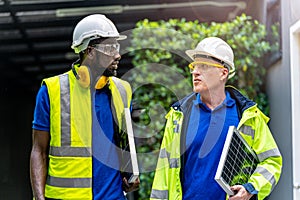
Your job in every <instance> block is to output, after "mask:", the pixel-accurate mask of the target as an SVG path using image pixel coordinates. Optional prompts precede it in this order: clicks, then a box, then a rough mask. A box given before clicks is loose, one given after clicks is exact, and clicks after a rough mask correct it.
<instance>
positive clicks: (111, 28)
mask: <svg viewBox="0 0 300 200" xmlns="http://www.w3.org/2000/svg"><path fill="white" fill-rule="evenodd" d="M102 37H103V38H108V37H113V38H117V40H124V39H126V38H127V36H126V35H120V34H119V32H118V30H117V28H116V26H115V25H114V24H113V22H112V21H111V20H110V19H108V18H107V17H106V16H105V15H101V14H93V15H89V16H87V17H85V18H83V19H82V20H81V21H80V22H79V23H78V24H77V25H76V27H75V29H74V31H73V43H72V46H71V48H72V49H74V51H75V53H79V52H81V51H83V50H85V49H86V48H87V46H88V44H89V42H90V41H91V40H93V39H97V38H102Z"/></svg>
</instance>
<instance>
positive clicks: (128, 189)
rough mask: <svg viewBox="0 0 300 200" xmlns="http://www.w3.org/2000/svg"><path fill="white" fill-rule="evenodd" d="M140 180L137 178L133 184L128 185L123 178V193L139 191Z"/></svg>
mask: <svg viewBox="0 0 300 200" xmlns="http://www.w3.org/2000/svg"><path fill="white" fill-rule="evenodd" d="M139 185H140V179H139V178H137V179H136V180H135V181H134V182H133V183H128V180H127V179H126V177H123V190H124V191H125V192H133V191H135V190H137V189H139Z"/></svg>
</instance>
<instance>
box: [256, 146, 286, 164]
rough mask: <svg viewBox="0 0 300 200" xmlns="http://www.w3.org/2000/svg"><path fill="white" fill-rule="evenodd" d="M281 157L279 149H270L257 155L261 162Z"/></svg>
mask: <svg viewBox="0 0 300 200" xmlns="http://www.w3.org/2000/svg"><path fill="white" fill-rule="evenodd" d="M279 156H281V154H280V152H279V149H277V148H275V149H270V150H268V151H265V152H262V153H260V154H257V157H258V159H259V161H260V162H262V161H264V160H265V159H267V158H269V157H279Z"/></svg>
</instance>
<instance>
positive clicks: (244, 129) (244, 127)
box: [239, 125, 255, 139]
mask: <svg viewBox="0 0 300 200" xmlns="http://www.w3.org/2000/svg"><path fill="white" fill-rule="evenodd" d="M239 130H240V131H241V132H242V133H244V134H245V135H249V136H251V137H252V139H254V134H255V131H254V130H253V129H252V127H251V126H247V125H242V126H241V128H240V129H239Z"/></svg>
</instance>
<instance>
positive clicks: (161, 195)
mask: <svg viewBox="0 0 300 200" xmlns="http://www.w3.org/2000/svg"><path fill="white" fill-rule="evenodd" d="M150 198H153V199H168V198H169V191H168V190H155V189H152V191H151V195H150Z"/></svg>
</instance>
